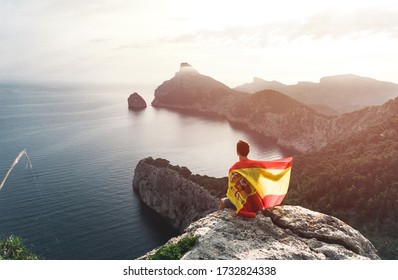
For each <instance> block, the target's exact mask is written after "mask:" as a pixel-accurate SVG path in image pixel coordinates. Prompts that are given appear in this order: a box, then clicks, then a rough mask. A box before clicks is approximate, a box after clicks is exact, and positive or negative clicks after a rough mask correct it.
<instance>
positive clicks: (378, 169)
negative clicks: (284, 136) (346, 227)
mask: <svg viewBox="0 0 398 280" xmlns="http://www.w3.org/2000/svg"><path fill="white" fill-rule="evenodd" d="M285 203H289V204H298V205H302V206H304V207H307V208H310V209H313V210H316V211H320V212H324V213H327V214H331V215H333V216H336V217H338V218H340V219H342V220H343V221H345V222H346V223H348V224H350V225H351V226H353V227H354V228H356V229H358V230H359V231H360V232H361V233H363V234H364V235H365V236H366V237H367V238H369V239H370V240H371V241H372V242H373V244H374V245H375V246H376V247H377V248H378V250H379V254H380V256H381V257H382V258H384V259H398V117H395V118H392V119H390V120H386V121H385V122H384V123H382V124H381V125H377V126H374V127H371V128H369V129H366V130H365V131H362V132H360V133H357V134H355V135H352V136H351V137H349V138H347V139H344V140H341V141H339V142H335V143H331V144H329V145H328V146H326V147H325V148H323V149H322V150H320V151H319V152H315V153H310V154H301V155H298V156H296V157H295V159H294V162H293V171H292V178H291V184H290V189H289V193H288V196H287V198H286V200H285Z"/></svg>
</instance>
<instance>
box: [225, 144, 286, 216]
mask: <svg viewBox="0 0 398 280" xmlns="http://www.w3.org/2000/svg"><path fill="white" fill-rule="evenodd" d="M236 151H237V154H238V156H239V161H238V162H236V163H235V164H234V165H233V166H232V167H231V168H230V169H229V174H228V190H227V197H225V198H223V199H221V202H220V209H223V208H232V209H235V210H236V212H237V214H238V215H242V216H248V217H255V216H256V213H257V212H258V211H261V210H264V209H266V208H271V207H273V206H275V205H278V204H280V203H281V202H282V200H283V199H284V197H285V195H286V193H287V189H288V185H289V180H290V170H291V163H292V159H293V158H284V159H280V160H275V161H257V160H250V159H249V158H248V157H247V156H248V154H249V152H250V146H249V144H248V143H247V142H245V141H242V140H240V141H238V143H237V148H236Z"/></svg>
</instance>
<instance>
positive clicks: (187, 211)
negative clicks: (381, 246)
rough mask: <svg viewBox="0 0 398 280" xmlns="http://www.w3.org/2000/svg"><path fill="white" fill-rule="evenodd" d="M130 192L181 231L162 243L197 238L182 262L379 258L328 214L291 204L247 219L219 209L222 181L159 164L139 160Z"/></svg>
mask: <svg viewBox="0 0 398 280" xmlns="http://www.w3.org/2000/svg"><path fill="white" fill-rule="evenodd" d="M133 188H134V190H135V192H136V193H137V194H138V195H139V196H140V198H141V200H142V201H143V202H144V203H145V204H146V205H148V206H149V207H151V208H152V209H154V210H155V211H156V212H157V213H159V215H161V216H163V217H164V218H165V219H167V220H168V221H169V222H170V223H171V224H172V225H173V226H174V227H175V228H177V229H179V231H180V232H181V235H180V236H177V237H174V238H172V239H170V240H169V241H168V242H167V244H173V243H177V242H178V241H179V240H181V239H182V238H184V237H185V236H196V237H198V242H197V244H196V245H195V246H194V247H193V248H192V249H191V250H190V251H188V252H187V253H185V254H184V256H183V259H231V260H232V259H251V260H254V259H283V260H301V259H379V256H378V255H377V251H376V249H375V247H374V246H373V245H372V243H371V242H370V241H369V240H367V239H366V238H365V237H364V236H363V235H362V234H361V233H360V232H358V231H357V230H355V229H353V228H352V227H350V226H349V225H347V224H345V223H344V222H343V221H341V220H339V219H337V218H335V217H333V216H330V215H326V214H322V213H319V212H314V211H311V210H309V209H306V208H303V207H300V206H293V205H282V206H277V207H274V208H272V209H269V210H266V211H263V213H262V214H260V215H257V217H256V218H252V219H249V218H244V217H240V216H237V215H236V214H235V212H234V211H232V210H229V209H224V210H218V201H219V198H220V197H222V196H223V195H224V193H225V188H226V178H213V177H208V176H200V175H193V174H192V173H191V172H190V171H189V169H187V168H186V167H179V166H173V165H171V164H170V163H169V162H168V161H167V160H164V159H153V158H146V159H143V160H141V161H140V162H139V163H138V165H137V167H136V169H135V172H134V179H133ZM154 251H156V249H155V250H154ZM154 251H152V252H148V253H147V254H146V255H144V256H142V257H140V258H139V259H147V258H148V257H149V256H150V255H151V254H153V253H154Z"/></svg>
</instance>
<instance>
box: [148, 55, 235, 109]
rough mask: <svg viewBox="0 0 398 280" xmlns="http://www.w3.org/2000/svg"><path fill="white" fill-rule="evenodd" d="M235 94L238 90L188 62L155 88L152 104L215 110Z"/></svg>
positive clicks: (182, 64)
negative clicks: (201, 71)
mask: <svg viewBox="0 0 398 280" xmlns="http://www.w3.org/2000/svg"><path fill="white" fill-rule="evenodd" d="M235 95H236V91H234V90H232V89H230V88H229V87H228V86H226V85H224V84H223V83H221V82H219V81H216V80H214V79H213V78H211V77H209V76H205V75H202V74H200V73H199V72H198V71H197V70H196V69H194V68H193V67H192V66H191V65H189V64H188V63H181V66H180V70H179V71H178V72H177V73H176V74H175V76H174V77H173V78H172V79H170V80H168V81H165V82H163V83H162V84H161V85H160V86H159V87H158V88H157V89H156V90H155V99H154V100H153V101H152V106H159V107H172V108H186V107H189V108H194V109H196V110H198V111H213V109H212V108H213V107H214V106H218V105H220V104H219V103H220V102H222V101H224V100H225V99H227V98H228V97H232V96H235Z"/></svg>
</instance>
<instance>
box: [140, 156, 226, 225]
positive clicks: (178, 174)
mask: <svg viewBox="0 0 398 280" xmlns="http://www.w3.org/2000/svg"><path fill="white" fill-rule="evenodd" d="M190 175H191V172H190V171H189V170H188V169H187V168H184V167H173V166H171V165H170V164H169V162H168V161H167V160H163V159H156V160H154V159H152V158H147V159H143V160H141V161H140V162H139V163H138V164H137V167H136V168H135V171H134V179H133V189H134V191H135V192H136V193H138V194H139V196H140V198H141V200H142V201H143V202H144V203H145V204H146V205H148V206H149V207H150V208H152V209H153V210H155V211H156V212H157V213H158V214H160V215H161V216H163V217H164V218H165V219H167V220H168V221H169V222H170V224H172V225H173V226H174V227H175V228H176V229H179V230H180V231H182V230H183V229H185V228H186V227H187V226H188V225H189V224H190V223H192V222H193V221H195V220H197V219H199V218H201V217H204V216H205V215H207V214H209V213H211V212H214V211H215V210H217V208H218V205H219V200H218V199H217V198H216V197H214V196H212V195H211V194H210V192H209V191H208V190H206V189H205V188H204V187H203V186H201V185H199V184H197V183H196V182H194V181H192V180H191V179H189V176H190Z"/></svg>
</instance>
